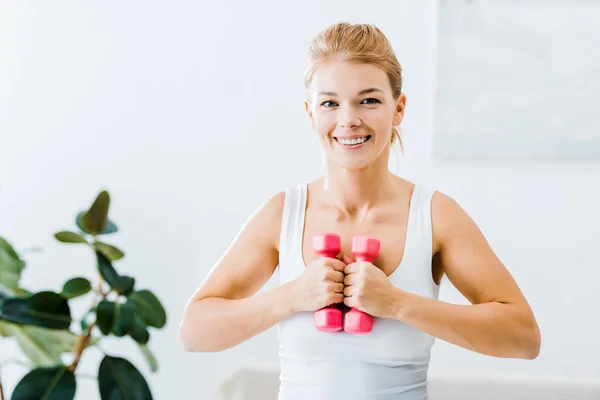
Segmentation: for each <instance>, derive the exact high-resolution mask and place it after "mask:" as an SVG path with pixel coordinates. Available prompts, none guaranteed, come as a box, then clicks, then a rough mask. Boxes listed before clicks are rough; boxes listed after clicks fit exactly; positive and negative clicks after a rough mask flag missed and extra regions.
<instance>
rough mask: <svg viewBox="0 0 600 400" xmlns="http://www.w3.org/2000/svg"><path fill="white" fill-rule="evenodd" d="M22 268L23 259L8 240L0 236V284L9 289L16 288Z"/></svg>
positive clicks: (23, 264)
mask: <svg viewBox="0 0 600 400" xmlns="http://www.w3.org/2000/svg"><path fill="white" fill-rule="evenodd" d="M24 268H25V261H23V260H21V258H20V257H19V255H18V254H17V252H16V251H15V249H14V248H13V247H12V246H11V244H10V243H8V241H6V240H5V239H3V238H2V237H0V284H1V285H3V286H6V287H7V288H8V289H11V290H13V289H16V288H17V287H18V286H19V280H20V279H21V272H22V271H23V269H24Z"/></svg>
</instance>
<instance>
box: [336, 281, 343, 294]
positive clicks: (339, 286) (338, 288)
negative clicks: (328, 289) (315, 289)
mask: <svg viewBox="0 0 600 400" xmlns="http://www.w3.org/2000/svg"><path fill="white" fill-rule="evenodd" d="M344 289H345V286H344V284H343V283H334V284H333V290H334V292H335V293H340V294H344Z"/></svg>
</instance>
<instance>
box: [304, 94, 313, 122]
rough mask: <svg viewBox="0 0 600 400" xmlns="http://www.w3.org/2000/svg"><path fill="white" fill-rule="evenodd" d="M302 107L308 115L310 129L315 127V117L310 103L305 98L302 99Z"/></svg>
mask: <svg viewBox="0 0 600 400" xmlns="http://www.w3.org/2000/svg"><path fill="white" fill-rule="evenodd" d="M304 109H305V110H306V115H307V116H308V120H309V121H310V127H311V128H312V129H315V117H314V115H313V112H312V110H311V108H310V103H309V102H308V101H306V100H304Z"/></svg>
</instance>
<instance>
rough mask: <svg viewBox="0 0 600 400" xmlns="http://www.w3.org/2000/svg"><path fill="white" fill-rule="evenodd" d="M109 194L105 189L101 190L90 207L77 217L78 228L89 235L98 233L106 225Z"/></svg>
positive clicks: (104, 228)
mask: <svg viewBox="0 0 600 400" xmlns="http://www.w3.org/2000/svg"><path fill="white" fill-rule="evenodd" d="M109 208H110V195H109V194H108V192H107V191H106V190H103V191H101V192H100V193H99V194H98V196H97V197H96V200H94V203H92V205H91V206H90V208H89V209H88V210H87V211H86V212H85V213H84V214H83V215H82V216H81V218H78V222H79V223H80V224H81V226H80V229H81V230H83V231H84V232H86V233H89V234H91V235H99V234H100V233H102V232H103V231H104V230H106V228H107V226H108V210H109Z"/></svg>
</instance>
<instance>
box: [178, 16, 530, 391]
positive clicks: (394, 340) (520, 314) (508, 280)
mask: <svg viewBox="0 0 600 400" xmlns="http://www.w3.org/2000/svg"><path fill="white" fill-rule="evenodd" d="M309 55H310V57H309V69H308V71H307V74H306V81H305V83H306V88H307V90H308V96H307V100H306V103H305V105H306V112H307V115H308V118H309V120H310V123H311V126H312V128H313V129H314V131H315V132H316V133H317V135H318V137H319V139H320V143H321V146H322V149H323V152H324V155H325V156H326V157H325V159H326V174H325V176H324V177H323V178H321V179H318V180H316V181H313V182H310V183H308V184H300V185H297V186H292V187H289V188H288V189H287V190H285V191H283V192H281V193H278V194H276V195H274V196H273V197H271V198H270V199H268V200H267V201H266V202H265V203H264V204H263V205H262V206H261V207H260V208H259V209H258V210H257V211H256V212H255V213H254V214H253V215H252V216H251V217H250V218H249V220H248V221H247V223H246V224H245V225H244V226H243V228H242V229H241V230H240V232H239V233H238V235H237V237H236V238H235V240H234V241H233V243H232V245H231V246H230V248H229V249H228V250H227V251H226V253H225V254H224V255H223V256H222V257H221V259H220V260H219V261H218V262H217V264H216V265H215V266H214V267H213V269H212V271H211V273H210V274H209V275H208V277H207V278H206V280H205V281H204V282H203V283H202V285H201V287H200V288H199V289H198V290H197V292H196V293H195V294H194V296H193V297H192V298H191V299H190V301H189V303H188V305H187V307H186V310H185V315H184V318H183V321H182V324H181V340H182V342H183V345H184V347H185V349H186V350H187V351H199V352H208V351H221V350H225V349H228V348H231V347H232V346H235V345H237V344H239V343H242V342H243V341H245V340H247V339H249V338H251V337H253V336H255V335H257V334H259V333H261V332H263V331H264V330H266V329H267V328H269V327H271V326H273V325H276V324H278V328H279V340H280V352H279V354H280V358H281V387H280V392H279V399H280V400H290V399H303V400H305V399H311V400H312V399H337V398H340V399H411V400H413V399H426V398H427V369H428V365H429V357H430V349H431V346H432V345H433V343H434V338H439V339H441V340H444V341H447V342H450V343H453V344H455V345H457V346H461V347H463V348H465V349H469V350H472V351H475V352H478V353H481V354H486V355H490V356H494V357H511V358H521V359H534V358H536V357H537V355H538V353H539V349H540V332H539V329H538V326H537V323H536V321H535V318H534V315H533V313H532V311H531V309H530V307H529V305H528V303H527V301H526V299H525V298H524V296H523V294H522V293H521V291H520V289H519V287H518V286H517V284H516V283H515V281H514V280H513V278H512V277H511V275H510V274H509V272H508V271H507V269H506V268H505V267H504V266H503V264H502V263H501V261H500V260H499V259H498V258H497V257H496V255H495V254H494V252H493V251H492V249H491V248H490V246H489V245H488V243H487V241H486V239H485V238H484V237H483V235H482V233H481V232H480V230H479V229H478V227H477V226H476V224H475V223H474V222H473V221H472V220H471V218H470V217H469V216H468V215H467V214H466V213H465V212H464V211H463V210H462V209H461V207H460V206H459V205H458V204H457V203H456V202H455V201H454V200H453V199H452V198H450V197H449V196H447V195H445V194H443V193H440V192H438V191H433V190H430V189H429V188H427V187H424V186H422V185H419V184H414V183H412V182H409V181H407V180H405V179H401V178H399V177H398V176H395V175H394V174H392V173H391V172H390V171H389V169H388V158H389V152H390V149H391V147H392V145H394V144H395V143H400V137H399V135H398V130H397V127H398V126H399V125H400V124H401V122H402V119H403V117H404V111H405V105H406V96H405V95H404V94H403V93H402V69H401V66H400V64H399V63H398V61H397V59H396V56H395V54H394V52H393V50H392V48H391V46H390V43H389V42H388V40H387V38H386V37H385V35H384V34H383V33H382V32H381V31H380V30H379V29H378V28H377V27H375V26H373V25H366V24H345V23H340V24H335V25H333V26H331V27H329V28H328V29H326V30H325V31H323V32H321V33H320V34H319V35H317V37H315V39H314V41H313V43H312V45H311V47H310V52H309ZM321 232H333V233H337V234H338V235H339V236H340V237H341V239H342V248H341V252H340V253H339V254H338V257H337V258H326V257H320V256H319V255H317V254H315V252H314V251H313V248H312V246H313V238H314V237H315V235H317V234H318V233H321ZM357 235H369V236H372V237H375V238H377V239H379V241H380V243H381V246H380V253H379V255H378V256H377V258H376V259H375V260H374V261H373V262H372V263H371V262H367V261H356V260H355V258H354V257H353V256H352V254H351V243H352V238H353V237H354V236H357ZM277 267H279V268H280V271H279V272H280V285H279V286H278V287H277V288H275V289H273V290H270V291H266V292H263V293H260V294H255V293H256V292H257V291H258V289H260V288H261V287H262V285H263V284H264V283H265V282H266V281H267V280H268V279H269V278H270V277H271V275H272V274H273V272H274V271H275V269H276V268H277ZM443 274H445V275H446V276H447V277H448V280H449V281H450V282H451V283H452V284H453V285H455V287H456V288H457V289H458V290H459V291H460V292H461V293H462V294H463V295H464V296H465V297H466V298H467V299H468V300H469V301H470V302H471V303H472V304H471V305H454V304H448V303H445V302H441V301H439V300H438V290H439V284H440V282H441V280H442V276H443ZM342 303H343V304H344V305H345V306H346V308H345V311H347V309H348V307H354V308H356V309H358V310H360V311H363V312H366V313H368V314H370V315H372V316H373V317H374V323H373V327H372V330H371V331H370V332H369V333H366V334H353V333H349V332H346V331H344V330H341V331H337V332H323V331H320V330H317V329H316V328H315V326H314V318H313V312H314V311H316V310H320V309H322V308H324V307H326V306H328V305H332V304H342ZM346 315H348V314H346Z"/></svg>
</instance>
